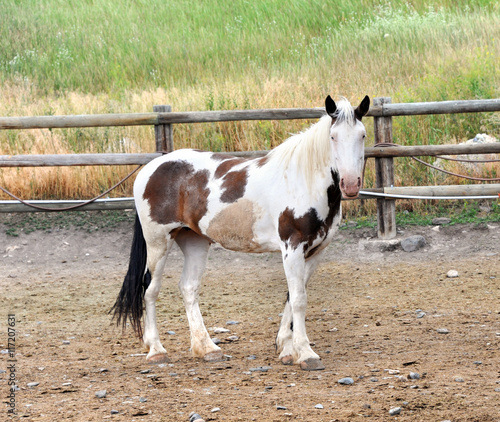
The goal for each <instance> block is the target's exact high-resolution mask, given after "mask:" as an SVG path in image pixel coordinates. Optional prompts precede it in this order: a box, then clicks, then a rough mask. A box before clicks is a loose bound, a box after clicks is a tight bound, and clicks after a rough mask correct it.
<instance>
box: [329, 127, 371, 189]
mask: <svg viewBox="0 0 500 422" xmlns="http://www.w3.org/2000/svg"><path fill="white" fill-rule="evenodd" d="M330 136H331V141H332V146H333V155H334V157H335V163H336V165H337V171H338V172H339V178H340V190H341V191H342V195H343V196H344V198H351V199H354V198H356V197H357V196H358V194H359V190H360V189H361V183H362V178H363V165H364V155H365V137H366V130H365V126H364V125H363V123H361V121H359V120H357V119H354V127H352V126H351V125H350V123H349V122H346V121H344V122H342V123H339V124H336V123H335V124H333V125H332V128H331V131H330Z"/></svg>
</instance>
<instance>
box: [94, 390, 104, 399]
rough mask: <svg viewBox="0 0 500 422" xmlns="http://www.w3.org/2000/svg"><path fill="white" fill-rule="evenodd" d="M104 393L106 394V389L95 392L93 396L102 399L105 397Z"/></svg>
mask: <svg viewBox="0 0 500 422" xmlns="http://www.w3.org/2000/svg"><path fill="white" fill-rule="evenodd" d="M106 394H107V391H106V390H100V391H98V392H96V393H95V396H96V397H97V398H98V399H103V398H105V397H106Z"/></svg>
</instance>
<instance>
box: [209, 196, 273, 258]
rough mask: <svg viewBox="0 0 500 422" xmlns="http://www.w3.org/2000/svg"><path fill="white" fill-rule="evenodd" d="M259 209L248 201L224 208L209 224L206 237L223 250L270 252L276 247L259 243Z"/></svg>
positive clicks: (241, 200) (239, 201) (266, 243)
mask: <svg viewBox="0 0 500 422" xmlns="http://www.w3.org/2000/svg"><path fill="white" fill-rule="evenodd" d="M259 214H260V213H259V207H258V205H255V204H254V203H253V202H252V201H250V200H248V199H243V198H240V199H239V200H238V201H236V202H234V203H232V204H230V205H228V206H226V207H224V208H223V209H222V210H220V211H219V212H218V213H217V214H216V215H215V216H214V217H213V218H212V219H211V220H210V221H209V222H208V227H207V229H206V235H207V236H208V237H209V238H210V239H212V240H213V241H214V242H217V243H219V244H220V245H221V246H222V247H224V248H225V249H229V250H232V251H238V252H255V253H259V252H270V251H274V250H276V249H277V248H276V246H275V245H273V244H271V243H270V242H265V243H263V242H261V241H260V240H259V236H258V234H257V233H256V229H255V226H256V223H257V221H258V220H259V219H260V218H261V215H259Z"/></svg>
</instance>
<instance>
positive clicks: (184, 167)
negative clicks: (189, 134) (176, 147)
mask: <svg viewBox="0 0 500 422" xmlns="http://www.w3.org/2000/svg"><path fill="white" fill-rule="evenodd" d="M208 178H209V171H208V170H200V171H195V170H194V167H193V166H192V165H191V164H189V163H188V162H186V161H168V162H166V163H163V164H161V165H160V166H159V167H158V168H157V169H156V171H155V172H154V173H153V174H152V175H151V177H150V179H149V181H148V183H147V185H146V189H145V190H144V195H143V198H144V199H145V200H147V201H148V202H149V206H150V208H151V219H152V220H153V221H155V222H156V223H158V224H169V223H174V222H180V223H183V224H185V225H186V226H188V227H189V228H190V229H192V230H193V231H195V232H196V233H198V234H200V233H201V232H200V229H199V226H198V223H199V221H200V220H201V219H202V217H203V216H204V215H205V214H206V212H207V202H208V195H209V193H210V189H209V188H208V187H207V185H208Z"/></svg>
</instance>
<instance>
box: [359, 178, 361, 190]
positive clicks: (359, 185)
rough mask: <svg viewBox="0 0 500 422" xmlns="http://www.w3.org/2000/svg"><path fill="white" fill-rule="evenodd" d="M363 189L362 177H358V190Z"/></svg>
mask: <svg viewBox="0 0 500 422" xmlns="http://www.w3.org/2000/svg"><path fill="white" fill-rule="evenodd" d="M360 187H361V177H358V188H360Z"/></svg>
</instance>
